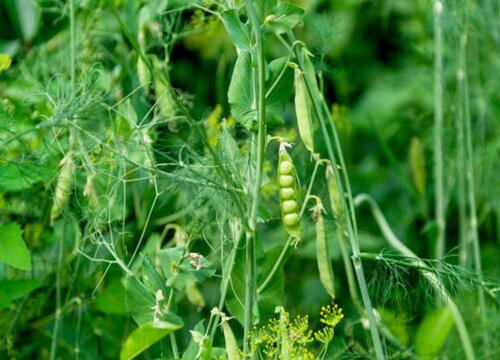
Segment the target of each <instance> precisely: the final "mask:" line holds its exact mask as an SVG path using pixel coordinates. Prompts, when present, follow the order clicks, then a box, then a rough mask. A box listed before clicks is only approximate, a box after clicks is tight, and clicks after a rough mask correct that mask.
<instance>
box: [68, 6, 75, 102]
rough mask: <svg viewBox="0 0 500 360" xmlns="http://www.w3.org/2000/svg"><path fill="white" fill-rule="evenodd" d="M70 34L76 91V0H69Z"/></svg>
mask: <svg viewBox="0 0 500 360" xmlns="http://www.w3.org/2000/svg"><path fill="white" fill-rule="evenodd" d="M69 36H70V71H71V90H72V91H73V95H74V91H75V86H76V85H75V79H76V56H75V46H76V44H75V43H76V35H75V4H74V0H69Z"/></svg>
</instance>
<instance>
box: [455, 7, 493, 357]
mask: <svg viewBox="0 0 500 360" xmlns="http://www.w3.org/2000/svg"><path fill="white" fill-rule="evenodd" d="M466 7H467V8H468V1H467V0H466ZM466 24H467V21H466ZM465 31H467V29H466V30H465ZM460 52H461V56H460V58H461V59H462V61H463V63H462V69H463V98H464V115H465V116H464V120H465V160H466V161H465V182H466V186H467V193H468V200H469V221H470V223H469V226H470V236H471V240H472V254H473V261H474V268H475V270H476V272H477V276H478V279H479V281H480V283H481V284H483V282H484V279H483V267H482V264H481V249H480V246H479V234H478V225H477V223H478V220H477V210H476V200H475V180H474V147H473V144H472V126H471V115H470V105H469V84H468V79H467V35H466V34H464V36H463V37H462V38H461V41H460ZM477 291H478V298H479V307H480V311H481V315H480V316H481V320H482V322H483V324H485V323H486V302H485V298H484V291H483V289H482V287H481V286H478V288H477ZM483 342H484V346H485V347H486V354H487V355H488V348H489V343H490V342H489V337H488V332H487V331H484V332H483Z"/></svg>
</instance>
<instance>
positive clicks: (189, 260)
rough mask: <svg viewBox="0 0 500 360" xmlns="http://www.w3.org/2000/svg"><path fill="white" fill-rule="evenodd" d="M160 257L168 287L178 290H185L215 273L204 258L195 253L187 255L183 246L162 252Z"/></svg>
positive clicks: (159, 254)
mask: <svg viewBox="0 0 500 360" xmlns="http://www.w3.org/2000/svg"><path fill="white" fill-rule="evenodd" d="M158 257H159V259H160V263H161V267H162V270H163V273H164V274H165V277H166V278H167V286H173V287H175V288H176V289H178V290H183V289H185V288H186V286H187V284H189V283H191V282H201V281H203V280H205V279H206V278H208V277H210V276H212V275H213V274H214V272H215V270H214V269H213V268H212V266H211V264H210V262H209V261H208V260H207V259H206V258H205V257H204V256H202V255H200V254H195V253H190V254H185V248H184V247H183V246H179V247H174V248H170V249H164V250H161V251H160V252H159V253H158Z"/></svg>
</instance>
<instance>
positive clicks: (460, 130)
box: [456, 42, 470, 267]
mask: <svg viewBox="0 0 500 360" xmlns="http://www.w3.org/2000/svg"><path fill="white" fill-rule="evenodd" d="M460 45H462V42H461V43H460ZM458 55H459V68H458V71H457V117H456V131H457V158H458V161H457V168H456V176H457V178H458V184H457V186H458V194H457V202H458V237H459V244H460V256H459V257H460V265H461V266H463V267H468V265H469V250H470V249H469V248H470V246H469V242H468V238H467V214H466V204H465V197H466V196H465V179H464V174H465V170H464V164H465V150H464V114H463V101H464V99H463V83H464V81H463V78H464V71H463V59H462V56H463V55H464V53H463V49H462V46H460V50H459V54H458Z"/></svg>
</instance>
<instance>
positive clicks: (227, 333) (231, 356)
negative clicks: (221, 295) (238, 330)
mask: <svg viewBox="0 0 500 360" xmlns="http://www.w3.org/2000/svg"><path fill="white" fill-rule="evenodd" d="M228 320H229V318H227V317H226V316H222V324H221V325H222V330H223V331H224V340H225V342H226V354H227V359H228V360H241V356H240V354H239V352H238V344H237V343H236V338H235V337H234V333H233V330H232V329H231V326H229V324H228V323H227V322H228Z"/></svg>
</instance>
